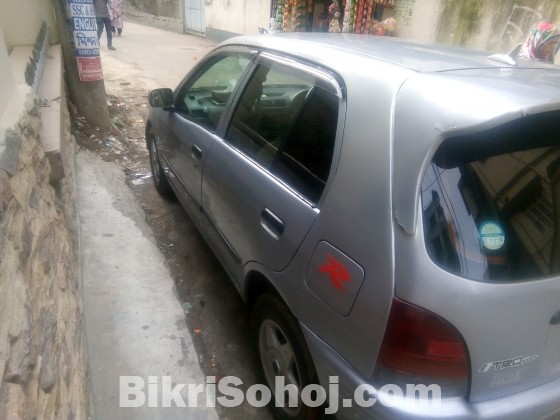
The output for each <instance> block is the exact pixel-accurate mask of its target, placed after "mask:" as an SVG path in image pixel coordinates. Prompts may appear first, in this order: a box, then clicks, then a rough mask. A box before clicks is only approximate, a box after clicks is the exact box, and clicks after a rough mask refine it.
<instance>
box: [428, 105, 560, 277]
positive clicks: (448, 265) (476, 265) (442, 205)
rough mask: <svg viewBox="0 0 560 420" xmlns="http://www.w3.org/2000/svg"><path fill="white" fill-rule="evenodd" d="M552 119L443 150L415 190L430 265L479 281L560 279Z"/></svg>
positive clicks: (557, 136) (558, 175)
mask: <svg viewBox="0 0 560 420" xmlns="http://www.w3.org/2000/svg"><path fill="white" fill-rule="evenodd" d="M559 114H560V113H558V112H553V113H545V114H539V115H533V116H529V117H525V118H523V119H520V120H516V121H513V122H510V123H507V124H504V125H501V126H499V127H495V128H492V129H490V130H487V131H483V132H479V133H476V134H472V135H465V136H460V137H454V138H450V139H447V140H445V141H444V142H443V143H442V145H441V146H440V147H439V149H438V150H437V152H436V153H435V155H434V157H433V159H432V162H431V164H430V166H429V167H428V169H427V171H426V173H425V176H424V179H423V183H422V209H423V224H424V235H425V241H426V247H427V250H428V253H429V254H430V257H431V258H432V260H434V261H435V262H436V263H437V264H438V265H440V266H441V267H443V268H444V269H446V270H448V271H450V272H453V273H456V274H458V275H461V276H463V277H467V278H470V279H474V280H480V281H515V280H528V279H533V278H540V277H547V276H552V275H557V274H559V273H560V147H559V145H560V115H559Z"/></svg>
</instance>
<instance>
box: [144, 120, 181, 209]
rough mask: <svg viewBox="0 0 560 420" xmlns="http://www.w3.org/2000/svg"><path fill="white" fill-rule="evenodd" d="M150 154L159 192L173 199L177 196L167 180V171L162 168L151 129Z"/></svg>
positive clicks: (155, 184) (149, 132) (149, 135)
mask: <svg viewBox="0 0 560 420" xmlns="http://www.w3.org/2000/svg"><path fill="white" fill-rule="evenodd" d="M148 152H149V154H150V168H151V169H152V178H153V180H154V186H155V187H156V190H157V192H158V193H159V194H160V195H162V196H163V197H165V198H173V197H174V195H175V194H174V193H173V189H172V188H171V185H169V180H168V179H167V176H166V175H165V171H164V170H163V167H162V166H161V161H160V159H159V152H158V150H157V145H156V141H155V136H154V135H153V133H152V130H151V129H150V130H149V131H148Z"/></svg>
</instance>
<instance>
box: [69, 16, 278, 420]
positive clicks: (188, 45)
mask: <svg viewBox="0 0 560 420" xmlns="http://www.w3.org/2000/svg"><path fill="white" fill-rule="evenodd" d="M101 44H102V51H101V55H102V64H103V71H104V78H105V85H106V90H107V93H108V95H109V98H110V100H111V102H112V111H111V112H112V115H113V116H115V115H116V114H118V113H120V117H119V118H121V123H122V121H125V125H126V126H125V127H124V128H123V132H125V134H126V135H127V136H130V138H131V139H132V140H131V141H130V144H129V146H128V147H129V148H132V147H137V148H143V139H142V135H143V117H145V113H146V110H147V108H146V107H145V103H146V94H147V90H148V89H152V88H154V87H158V86H168V87H175V86H176V85H177V83H178V82H179V81H180V80H181V79H182V78H183V76H184V75H185V74H186V73H187V71H188V70H189V69H190V68H192V67H193V66H194V65H195V64H196V63H197V62H198V60H199V59H201V58H202V57H203V56H204V54H205V53H206V52H208V51H209V50H210V49H211V48H212V47H213V46H214V45H213V44H212V43H211V42H209V41H207V40H204V39H200V38H197V37H193V36H187V35H181V34H175V33H170V32H166V31H163V30H160V29H154V28H150V27H145V26H142V25H138V24H134V23H131V22H125V28H124V31H123V36H122V37H117V38H115V39H114V41H113V45H114V46H115V47H116V50H115V51H109V50H108V49H107V48H106V47H104V46H103V45H104V44H105V43H104V42H103V40H102V42H101ZM115 104H117V105H115ZM121 105H122V107H121V108H119V109H118V110H117V109H115V108H118V107H120V106H121ZM116 111H119V112H116ZM141 151H143V152H145V150H141ZM129 152H130V150H124V151H121V150H119V153H120V156H121V157H122V156H123V155H125V154H126V155H128V156H129V157H130V156H134V157H135V158H137V159H138V162H133V163H132V164H131V163H130V159H129V164H128V166H127V168H128V169H127V170H126V171H125V170H123V168H122V167H121V166H119V165H117V164H115V163H108V162H104V161H103V160H101V159H100V158H99V157H98V156H96V155H95V154H93V153H90V152H87V151H85V150H82V151H80V153H79V154H78V183H79V188H78V189H79V198H80V215H81V226H82V227H81V242H82V267H83V271H84V275H83V278H84V305H85V315H86V324H87V325H86V326H87V334H88V350H89V354H90V365H91V366H90V368H91V372H92V381H93V388H94V392H95V409H96V412H97V417H98V418H99V419H109V418H110V419H125V418H131V419H132V418H134V419H144V418H146V419H148V418H150V419H152V418H154V419H155V418H162V419H163V418H165V419H175V418H183V419H198V418H201V419H202V418H204V419H206V418H208V419H212V418H215V417H216V416H218V417H219V418H224V419H234V420H236V419H247V418H250V419H252V418H255V419H256V418H258V419H263V420H265V419H269V418H271V417H270V414H269V413H268V411H267V410H266V408H261V409H257V408H253V407H251V406H249V405H248V404H246V403H245V404H243V405H241V406H239V407H236V408H227V409H226V408H223V407H220V406H219V404H218V407H216V410H214V409H212V408H209V409H207V408H205V407H204V406H205V404H204V402H202V403H199V408H198V409H194V408H179V409H172V408H161V407H160V408H148V407H146V405H147V404H148V400H146V403H145V404H144V406H143V407H139V408H127V409H123V408H118V388H117V387H118V376H119V375H134V376H140V377H142V378H143V380H144V381H145V382H146V385H145V388H144V391H147V389H148V384H147V382H148V380H149V376H158V377H159V378H158V379H159V383H158V384H157V385H158V388H157V389H158V390H159V391H158V392H160V393H161V391H162V386H163V385H162V382H161V381H162V378H161V376H171V381H172V382H173V384H175V383H179V384H181V383H185V384H201V383H204V382H205V381H207V378H208V377H215V378H216V379H217V380H219V379H220V378H223V377H226V376H236V377H239V378H240V379H241V380H242V381H243V385H242V386H240V387H239V388H240V389H242V390H246V389H247V388H248V387H249V386H250V385H251V384H254V383H257V382H258V380H257V363H256V359H255V357H254V353H253V349H252V346H251V343H250V337H249V319H248V318H249V314H248V311H247V308H246V307H245V306H244V305H243V303H242V301H241V299H240V297H239V296H238V294H237V292H236V290H235V289H234V287H233V286H232V285H231V283H230V281H229V279H228V278H227V277H226V275H225V273H224V271H223V270H222V269H221V267H220V266H219V264H218V262H217V260H216V259H215V258H214V256H213V255H212V254H211V252H210V251H209V249H208V248H207V246H206V245H205V243H204V240H203V239H202V238H201V237H200V235H199V234H198V233H197V231H196V229H195V228H194V226H193V224H192V222H191V221H190V220H189V218H188V216H187V215H186V213H185V212H184V211H183V209H182V208H181V207H180V206H179V204H178V203H177V202H174V201H166V200H163V199H162V198H161V197H159V196H158V195H157V193H156V192H155V189H154V187H153V185H152V181H151V179H150V178H149V177H147V178H142V177H139V176H138V175H142V174H144V173H146V172H147V168H148V167H149V166H148V161H147V154H145V153H144V154H142V153H138V152H135V153H129ZM103 156H104V159H106V160H107V159H108V156H111V155H110V153H109V154H105V155H103ZM130 167H133V168H134V170H130ZM152 389H156V388H152ZM182 394H185V393H182ZM146 395H147V394H146ZM160 397H161V395H160ZM185 400H187V398H185ZM158 401H159V405H160V406H161V404H162V400H161V398H160V399H159V400H158Z"/></svg>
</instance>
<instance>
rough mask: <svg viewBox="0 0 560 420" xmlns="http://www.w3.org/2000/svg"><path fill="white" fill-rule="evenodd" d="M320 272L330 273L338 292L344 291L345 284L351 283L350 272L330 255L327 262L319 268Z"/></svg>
mask: <svg viewBox="0 0 560 420" xmlns="http://www.w3.org/2000/svg"><path fill="white" fill-rule="evenodd" d="M319 272H321V273H328V275H329V276H330V278H331V281H332V283H333V284H334V286H335V287H336V288H337V289H338V290H344V285H343V282H347V281H350V274H349V273H348V270H346V268H345V267H344V266H343V265H342V264H341V263H339V262H338V261H337V260H335V259H334V258H333V257H331V256H330V255H327V262H326V263H325V264H323V265H322V266H320V267H319Z"/></svg>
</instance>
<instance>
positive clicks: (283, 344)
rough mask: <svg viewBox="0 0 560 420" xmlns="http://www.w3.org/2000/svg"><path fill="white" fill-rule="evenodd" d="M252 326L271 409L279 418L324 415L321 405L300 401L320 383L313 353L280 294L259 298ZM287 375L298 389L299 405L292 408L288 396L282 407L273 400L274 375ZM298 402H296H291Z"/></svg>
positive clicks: (305, 417)
mask: <svg viewBox="0 0 560 420" xmlns="http://www.w3.org/2000/svg"><path fill="white" fill-rule="evenodd" d="M251 328H252V333H253V340H254V343H255V344H256V351H257V355H258V358H259V360H260V367H261V374H262V377H263V379H264V381H265V384H266V385H267V386H268V388H269V389H270V391H271V393H272V400H271V402H270V404H269V408H270V410H271V411H272V414H273V415H274V417H275V418H276V419H281V420H286V419H296V420H303V419H306V420H311V419H318V418H320V417H321V410H320V407H309V406H306V405H304V404H302V402H301V398H300V396H301V391H302V389H303V388H305V387H306V386H307V385H310V384H316V383H318V380H317V372H316V371H315V367H314V365H313V360H312V359H311V354H310V353H309V350H308V348H307V345H306V344H305V340H304V337H303V333H302V331H301V328H300V326H299V324H298V321H297V320H296V319H295V318H294V316H293V315H292V314H291V312H290V310H289V309H288V308H287V306H286V305H285V304H284V303H283V302H282V301H281V300H280V299H278V298H277V297H275V296H272V295H269V294H265V295H263V296H261V297H260V298H258V299H257V301H256V302H255V305H254V306H253V311H252V315H251ZM275 376H284V384H285V386H286V385H287V384H294V385H296V387H297V389H298V401H297V407H290V403H289V400H288V399H287V398H285V400H284V401H282V402H281V404H279V405H282V406H281V407H276V404H275V400H274V390H275V387H274V378H275ZM292 404H294V405H295V402H292Z"/></svg>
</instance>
